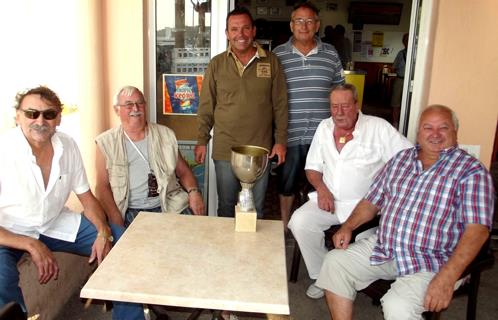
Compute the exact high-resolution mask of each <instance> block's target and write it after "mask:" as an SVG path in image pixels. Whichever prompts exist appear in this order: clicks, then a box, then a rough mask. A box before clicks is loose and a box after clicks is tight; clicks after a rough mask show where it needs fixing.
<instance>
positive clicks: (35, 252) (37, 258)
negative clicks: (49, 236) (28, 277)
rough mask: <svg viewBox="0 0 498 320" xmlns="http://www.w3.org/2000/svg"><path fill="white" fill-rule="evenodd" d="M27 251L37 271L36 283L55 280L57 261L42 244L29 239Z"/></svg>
mask: <svg viewBox="0 0 498 320" xmlns="http://www.w3.org/2000/svg"><path fill="white" fill-rule="evenodd" d="M27 251H28V252H29V254H30V255H31V258H32V259H33V262H34V263H35V265H36V268H37V269H38V282H40V283H41V284H45V283H47V282H48V281H49V280H50V279H52V278H53V279H54V280H57V277H58V276H59V266H58V264H57V260H56V259H55V256H54V254H53V253H52V251H50V250H49V249H48V248H47V246H46V245H45V244H44V243H43V242H41V241H39V240H36V239H30V243H29V245H28V250H27Z"/></svg>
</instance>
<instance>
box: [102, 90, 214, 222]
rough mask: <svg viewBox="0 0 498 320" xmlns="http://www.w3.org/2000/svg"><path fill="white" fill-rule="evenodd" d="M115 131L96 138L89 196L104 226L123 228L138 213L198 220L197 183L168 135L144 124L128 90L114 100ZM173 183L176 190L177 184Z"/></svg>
mask: <svg viewBox="0 0 498 320" xmlns="http://www.w3.org/2000/svg"><path fill="white" fill-rule="evenodd" d="M114 111H115V112H116V115H117V116H118V117H119V119H120V120H121V125H120V126H118V127H116V128H113V129H109V130H107V131H106V132H103V133H102V134H100V135H99V136H98V137H97V138H96V142H97V145H98V148H97V161H96V171H97V185H96V188H95V193H96V195H97V198H98V199H99V200H100V202H101V203H102V206H103V207H104V209H105V211H106V213H107V215H108V217H109V221H111V222H112V223H114V224H117V225H121V226H125V227H127V226H128V225H129V224H130V223H131V222H132V221H133V219H134V218H135V217H136V215H137V214H138V213H139V212H140V211H152V212H174V213H180V212H182V211H183V210H184V209H185V208H187V207H190V209H191V210H192V211H193V213H194V214H195V215H203V214H205V212H204V202H203V200H202V196H201V193H200V192H199V189H198V188H197V181H196V179H195V177H194V175H193V174H192V171H191V170H190V168H189V166H188V164H187V162H186V161H185V160H184V159H183V157H182V155H181V154H180V153H179V152H178V144H177V141H176V138H175V134H174V133H173V131H172V130H171V129H169V128H167V127H165V126H162V125H159V124H155V123H147V117H146V102H145V98H144V95H143V93H142V92H141V91H140V90H139V89H137V88H135V87H132V86H125V87H123V88H121V89H120V90H119V91H118V92H117V93H116V95H115V97H114ZM177 177H178V179H179V181H180V184H181V186H183V189H185V190H186V192H185V191H184V190H183V189H182V187H181V186H179V185H178V183H177Z"/></svg>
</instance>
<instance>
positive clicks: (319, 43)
mask: <svg viewBox="0 0 498 320" xmlns="http://www.w3.org/2000/svg"><path fill="white" fill-rule="evenodd" d="M293 39H294V36H291V37H290V38H289V40H288V41H287V42H286V43H285V44H284V46H285V51H287V52H288V53H292V52H294V45H293V44H292V40H293ZM314 39H315V41H316V46H315V48H313V50H311V52H313V53H316V52H318V51H322V50H323V42H322V40H320V38H319V37H317V36H315V37H314ZM315 50H316V51H315ZM311 52H310V53H311Z"/></svg>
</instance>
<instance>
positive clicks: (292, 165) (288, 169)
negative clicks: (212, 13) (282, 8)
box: [273, 2, 344, 232]
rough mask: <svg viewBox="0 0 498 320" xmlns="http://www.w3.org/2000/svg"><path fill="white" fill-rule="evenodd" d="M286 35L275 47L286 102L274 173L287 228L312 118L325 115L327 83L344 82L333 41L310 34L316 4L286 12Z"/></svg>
mask: <svg viewBox="0 0 498 320" xmlns="http://www.w3.org/2000/svg"><path fill="white" fill-rule="evenodd" d="M290 28H291V31H292V34H293V35H292V37H291V38H290V39H289V41H287V42H286V43H284V44H282V45H280V46H278V47H276V48H275V50H274V51H273V53H275V54H276V55H277V57H278V58H279V60H280V62H281V64H282V67H283V69H284V73H285V77H286V82H287V90H288V94H287V96H288V108H289V126H288V128H287V132H288V134H287V154H286V158H285V163H284V164H283V165H282V166H280V168H279V174H278V192H279V199H280V213H281V216H282V221H283V222H284V227H285V231H286V232H287V223H288V221H289V215H290V210H291V208H292V203H293V201H294V193H295V191H296V190H295V186H296V185H297V179H298V178H299V176H300V175H301V174H302V172H303V169H304V163H305V162H306V155H307V153H308V149H309V147H310V144H311V140H312V139H313V135H314V134H315V131H316V128H317V127H318V124H319V123H320V122H321V121H322V120H323V119H326V118H329V117H330V106H329V100H328V98H329V92H330V89H331V88H332V87H333V86H335V85H337V84H342V83H344V72H343V70H342V65H341V61H340V59H339V55H338V54H337V52H336V50H335V49H334V47H333V46H332V45H330V44H328V43H323V42H322V41H321V40H320V39H319V38H318V37H316V36H315V34H316V33H317V32H318V30H319V29H320V19H319V17H318V9H317V8H316V7H315V6H314V5H313V4H311V3H310V2H304V3H300V4H297V5H296V6H295V7H294V8H293V10H292V13H291V22H290Z"/></svg>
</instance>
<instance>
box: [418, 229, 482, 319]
mask: <svg viewBox="0 0 498 320" xmlns="http://www.w3.org/2000/svg"><path fill="white" fill-rule="evenodd" d="M488 237H489V229H488V227H487V226H484V225H480V224H468V225H466V226H465V231H464V233H463V235H462V237H461V238H460V240H459V241H458V243H457V246H456V248H455V251H454V252H453V254H452V255H451V257H450V259H449V260H448V262H447V263H446V264H445V265H444V266H443V267H442V268H441V270H439V272H438V273H437V274H436V276H435V277H434V278H433V279H432V281H431V282H430V283H429V286H428V287H427V292H426V295H425V301H424V307H425V308H426V309H427V310H429V311H436V312H438V311H441V310H443V309H446V308H447V307H448V305H449V304H450V301H451V298H452V296H453V291H454V288H455V283H456V282H457V281H458V279H460V277H461V275H462V273H463V272H464V270H465V268H467V266H468V265H469V264H470V263H471V262H472V261H473V260H474V258H475V257H476V256H477V254H478V253H479V251H480V250H481V247H482V246H483V244H484V243H485V242H486V240H487V239H488Z"/></svg>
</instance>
